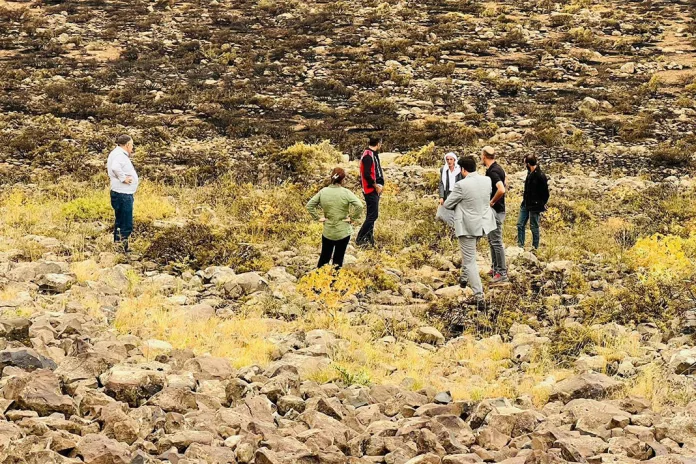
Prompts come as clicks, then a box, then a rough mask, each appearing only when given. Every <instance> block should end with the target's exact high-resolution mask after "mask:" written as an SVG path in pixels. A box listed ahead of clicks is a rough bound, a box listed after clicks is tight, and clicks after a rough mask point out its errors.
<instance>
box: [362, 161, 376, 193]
mask: <svg viewBox="0 0 696 464" xmlns="http://www.w3.org/2000/svg"><path fill="white" fill-rule="evenodd" d="M362 163H363V177H364V179H365V183H367V186H368V187H369V188H374V187H375V181H376V179H375V178H374V177H372V165H373V164H374V161H373V160H372V157H371V156H364V157H363V159H362Z"/></svg>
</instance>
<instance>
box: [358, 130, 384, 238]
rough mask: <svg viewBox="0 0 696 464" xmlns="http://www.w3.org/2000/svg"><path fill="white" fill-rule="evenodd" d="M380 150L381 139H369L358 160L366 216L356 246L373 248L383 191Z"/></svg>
mask: <svg viewBox="0 0 696 464" xmlns="http://www.w3.org/2000/svg"><path fill="white" fill-rule="evenodd" d="M381 148H382V138H381V137H370V141H369V146H368V148H367V150H365V151H364V152H363V154H362V157H361V158H360V183H361V184H362V189H363V195H364V196H365V205H366V207H367V214H366V216H365V222H364V223H363V225H362V227H361V228H360V231H359V232H358V236H357V237H356V238H355V243H356V244H357V245H358V246H366V245H371V246H375V236H374V235H375V222H376V221H377V218H378V217H379V197H380V195H381V194H382V190H383V189H384V172H383V171H382V163H381V162H380V160H379V150H380V149H381Z"/></svg>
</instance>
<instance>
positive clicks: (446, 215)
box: [435, 152, 463, 227]
mask: <svg viewBox="0 0 696 464" xmlns="http://www.w3.org/2000/svg"><path fill="white" fill-rule="evenodd" d="M462 178H463V177H462V168H461V167H459V164H457V155H456V154H455V153H452V152H450V153H447V154H446V155H445V165H444V166H443V167H442V169H440V185H439V187H438V193H439V195H440V200H439V203H440V206H439V207H438V208H437V214H436V216H435V217H436V218H437V219H439V220H441V221H443V222H445V223H447V224H449V225H450V226H452V227H454V211H452V210H448V209H446V208H443V207H442V205H443V204H444V203H445V200H447V197H448V196H449V194H450V192H451V191H452V190H453V189H454V184H456V183H457V182H459V181H460V180H462Z"/></svg>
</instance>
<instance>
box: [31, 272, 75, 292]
mask: <svg viewBox="0 0 696 464" xmlns="http://www.w3.org/2000/svg"><path fill="white" fill-rule="evenodd" d="M75 281H76V279H75V277H74V276H71V275H68V274H43V275H41V276H40V277H39V278H38V279H37V280H36V285H38V286H39V290H40V291H42V292H44V293H63V292H66V291H67V290H68V289H70V287H72V285H73V284H74V283H75Z"/></svg>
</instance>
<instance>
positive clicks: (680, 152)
mask: <svg viewBox="0 0 696 464" xmlns="http://www.w3.org/2000/svg"><path fill="white" fill-rule="evenodd" d="M694 153H696V143H693V141H690V140H689V141H687V140H679V141H678V142H677V143H676V144H671V143H668V142H664V143H661V144H660V145H658V146H657V147H656V148H655V149H654V150H653V151H652V161H653V162H654V163H656V164H658V165H663V166H682V165H685V164H688V163H689V162H690V161H691V160H692V157H693V155H694Z"/></svg>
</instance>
